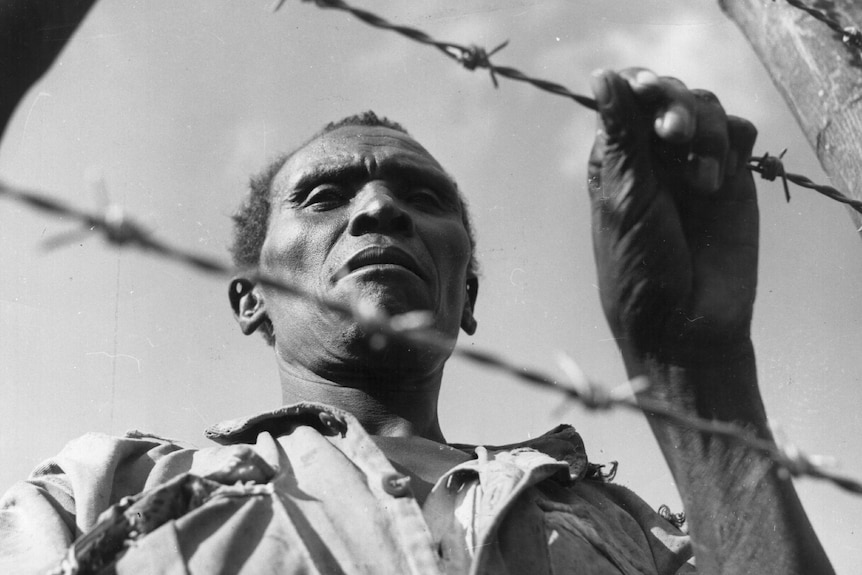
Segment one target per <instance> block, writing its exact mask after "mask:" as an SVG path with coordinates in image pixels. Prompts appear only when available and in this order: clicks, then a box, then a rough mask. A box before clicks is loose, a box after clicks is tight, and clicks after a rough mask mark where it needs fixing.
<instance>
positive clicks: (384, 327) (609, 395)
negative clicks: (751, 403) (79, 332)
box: [0, 182, 862, 495]
mask: <svg viewBox="0 0 862 575" xmlns="http://www.w3.org/2000/svg"><path fill="white" fill-rule="evenodd" d="M0 196H7V197H9V198H12V199H13V200H16V201H19V202H22V203H24V204H27V205H29V206H32V207H33V208H37V209H39V210H42V211H45V212H48V213H50V214H54V215H57V216H65V217H70V218H72V219H74V220H76V221H77V222H79V223H80V224H82V225H83V226H84V227H85V228H89V229H91V230H93V231H95V232H99V233H101V234H102V235H103V236H104V237H105V239H106V240H107V241H108V242H110V243H112V244H115V245H117V246H121V247H122V246H135V247H137V248H140V249H142V250H145V251H149V252H151V253H154V254H156V255H158V256H160V257H163V258H166V259H171V260H174V261H176V262H179V263H181V264H184V265H186V266H189V267H192V268H195V269H197V270H199V271H203V272H206V273H209V274H214V275H220V276H223V277H234V276H235V275H236V273H237V271H238V270H236V269H234V268H233V267H232V266H229V265H226V264H223V263H221V262H220V261H218V260H216V259H213V258H210V257H206V256H201V255H198V254H194V253H191V252H189V251H186V250H183V249H180V248H176V247H174V246H172V245H170V244H167V243H165V242H163V241H160V240H158V239H156V238H155V237H154V236H152V235H151V234H150V233H149V232H147V231H146V230H145V229H144V227H143V226H141V225H139V224H137V223H135V222H134V221H133V220H131V219H129V218H128V217H125V216H124V215H123V214H122V212H121V211H119V210H117V209H108V210H106V211H105V213H104V214H91V213H88V212H85V211H83V210H79V209H77V208H74V207H72V206H69V205H67V204H65V203H63V202H60V201H59V200H56V199H53V198H49V197H47V196H44V195H41V194H37V193H35V192H31V191H27V190H22V189H19V188H14V187H12V186H8V185H5V184H3V183H2V182H0ZM244 272H245V275H246V276H247V277H249V279H251V280H252V281H254V282H257V283H260V284H261V285H265V286H268V287H270V288H272V289H276V290H279V291H282V292H284V293H286V294H289V295H293V296H296V297H299V298H303V299H305V300H306V301H309V302H313V303H315V304H316V305H319V306H321V307H322V308H325V309H327V310H330V311H332V312H334V313H337V314H339V315H342V316H344V317H348V318H353V319H354V320H355V321H357V323H359V324H360V326H361V327H362V329H363V330H364V332H365V333H366V334H367V336H368V337H369V338H371V343H372V345H374V346H375V347H377V348H379V349H382V348H383V347H385V346H386V345H388V344H390V343H392V342H402V343H407V344H410V345H414V346H427V347H429V348H432V349H437V350H440V351H444V352H446V353H452V354H453V355H456V356H459V357H463V358H465V359H467V360H470V361H473V362H476V363H479V364H482V365H484V366H486V367H489V368H493V369H496V370H498V371H501V372H503V373H506V374H508V375H510V376H513V377H515V378H517V379H519V380H521V381H524V382H527V383H530V384H533V385H536V386H538V387H543V388H546V389H552V390H555V391H556V392H558V393H562V394H564V395H565V396H566V397H567V398H569V399H572V400H577V401H580V402H582V403H583V404H584V405H585V406H586V407H588V408H590V409H609V408H611V407H622V408H625V409H630V410H634V411H638V412H648V413H650V414H652V415H654V416H658V417H661V418H663V419H665V420H667V421H670V422H673V423H676V424H679V425H683V426H685V427H688V428H690V429H694V430H697V431H701V432H704V433H711V434H714V435H720V436H722V437H725V438H727V439H729V440H731V441H735V442H737V443H739V444H740V445H744V446H747V447H748V448H750V449H754V450H756V451H759V452H761V453H763V454H764V455H766V456H767V457H768V458H769V459H771V460H772V461H773V462H775V463H776V464H777V465H779V466H780V467H781V468H783V469H785V470H786V473H789V474H791V475H794V476H809V477H816V478H819V479H823V480H826V481H830V482H832V483H834V484H835V485H837V486H839V487H841V488H842V489H845V490H847V491H850V492H852V493H856V494H860V495H862V483H860V482H858V481H856V480H854V479H850V478H847V477H842V476H839V475H836V474H834V473H833V472H831V471H830V470H829V469H827V467H826V466H825V465H823V464H822V462H821V461H820V460H818V459H817V458H813V457H809V456H806V455H805V454H804V453H802V452H801V451H799V450H798V449H796V448H795V447H793V446H790V445H789V444H788V445H787V446H785V447H784V448H779V447H778V446H776V444H775V443H773V442H770V441H766V440H764V439H760V438H757V437H755V436H754V435H753V434H752V433H750V432H749V431H747V430H745V429H742V428H741V427H739V426H737V425H734V424H731V423H727V422H722V421H711V420H706V419H701V418H698V417H694V416H691V415H687V414H684V413H679V412H677V411H676V410H674V408H673V407H671V406H670V405H668V404H667V403H665V402H664V401H661V400H659V399H656V398H654V397H652V396H650V395H649V389H648V386H647V383H646V382H645V381H644V380H642V379H637V380H634V381H633V382H632V387H633V388H634V389H635V392H639V393H640V395H639V396H638V397H637V398H635V395H634V394H633V393H632V392H631V391H630V390H626V391H620V389H619V388H618V389H612V390H605V389H604V388H602V387H601V386H600V385H598V384H597V383H596V382H594V381H591V380H590V379H589V378H587V376H586V375H585V374H584V372H583V371H582V370H581V369H580V368H579V367H578V366H577V364H576V363H575V362H574V361H573V360H571V359H568V358H563V359H562V360H561V363H562V366H563V369H564V371H565V372H566V374H567V379H564V380H563V381H562V382H559V381H558V380H557V378H555V377H553V376H551V375H548V374H546V373H543V372H541V371H539V370H536V369H533V368H530V367H525V366H523V365H519V364H516V363H514V362H512V361H511V360H508V359H505V358H503V357H502V356H499V355H496V354H494V353H492V352H489V351H484V350H479V349H475V348H472V347H464V346H456V345H455V341H454V340H453V339H452V338H448V337H446V336H444V335H443V334H441V333H440V332H438V331H436V330H433V329H431V328H430V327H429V325H430V322H429V317H428V315H427V314H426V313H424V312H418V313H408V314H404V315H400V316H395V317H389V316H387V315H386V314H385V313H383V312H381V311H380V310H377V309H375V308H366V307H364V306H362V305H361V304H360V305H354V306H351V305H348V304H345V303H342V302H337V301H332V300H328V299H325V298H321V297H319V296H317V295H315V294H312V293H310V292H308V291H306V290H304V289H302V288H300V287H298V286H296V285H293V284H290V283H288V282H284V281H282V280H278V279H276V278H272V277H270V276H267V275H265V274H262V273H261V272H260V271H259V270H244Z"/></svg>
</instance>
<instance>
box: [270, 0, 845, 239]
mask: <svg viewBox="0 0 862 575" xmlns="http://www.w3.org/2000/svg"><path fill="white" fill-rule="evenodd" d="M302 1H303V2H311V3H313V4H315V5H316V6H318V7H319V8H325V9H337V10H343V11H345V12H349V13H350V14H352V15H353V16H355V17H357V18H359V19H360V20H362V21H363V22H365V23H367V24H369V25H371V26H374V27H375V28H380V29H383V30H391V31H393V32H396V33H398V34H401V35H402V36H404V37H406V38H409V39H411V40H414V41H416V42H419V43H421V44H426V45H429V46H433V47H435V48H437V49H438V50H440V51H441V52H442V53H443V54H445V55H446V56H448V57H449V58H451V59H452V60H455V61H456V62H458V63H460V64H461V65H462V66H464V67H465V68H467V69H468V70H475V69H477V68H484V69H487V70H488V71H489V72H490V74H491V80H492V82H493V83H494V87H497V86H498V84H497V76H502V77H504V78H508V79H510V80H514V81H516V82H524V83H527V84H530V85H532V86H535V87H536V88H538V89H540V90H543V91H545V92H549V93H551V94H556V95H558V96H563V97H565V98H569V99H571V100H574V101H575V102H577V103H578V104H580V105H581V106H583V107H585V108H587V109H590V110H593V111H597V110H598V106H597V104H596V101H595V100H594V99H593V98H589V97H587V96H583V95H581V94H577V93H575V92H572V91H571V90H569V89H568V88H566V87H565V86H563V85H562V84H558V83H556V82H552V81H550V80H543V79H541V78H534V77H532V76H528V75H527V74H525V73H523V72H521V71H520V70H518V69H517V68H512V67H510V66H498V65H496V64H493V63H492V62H491V60H490V58H491V56H493V55H494V54H495V53H497V52H498V51H500V50H501V49H503V48H505V47H506V46H507V45H508V43H509V41H508V40H507V41H505V42H503V43H502V44H500V45H499V46H497V47H496V48H494V49H493V50H491V51H490V52H489V51H486V50H485V49H484V48H482V47H480V46H477V45H475V44H471V45H469V46H464V45H461V44H456V43H454V42H442V41H440V40H436V39H434V38H432V37H431V36H429V35H428V34H426V33H425V32H423V31H421V30H418V29H416V28H411V27H409V26H401V25H398V24H394V23H392V22H390V21H388V20H386V19H385V18H382V17H380V16H378V15H376V14H373V13H372V12H369V11H367V10H362V9H360V8H355V7H353V6H350V5H349V4H347V3H346V2H344V0H302ZM774 1H775V0H773V2H774ZM286 2H287V0H278V1H277V3H276V4H275V6H274V7H273V11H278V10H279V9H280V8H281V7H282V6H283V5H284V4H285V3H286ZM787 2H788V3H789V4H791V5H792V6H794V7H796V8H799V9H801V10H805V11H806V12H808V13H809V14H811V15H812V16H814V17H815V18H817V19H818V20H820V21H822V22H824V23H826V24H827V25H828V26H829V27H830V28H832V29H833V30H835V31H836V32H840V33H842V34H844V42H845V43H847V44H849V45H851V46H854V47H857V48H859V49H860V50H862V32H860V31H859V30H858V29H856V28H854V27H843V26H842V25H841V24H840V23H839V22H836V21H835V20H833V19H832V18H829V17H828V16H827V15H826V14H824V13H822V12H820V11H819V10H815V9H814V8H809V7H808V6H806V5H805V4H803V3H802V2H799V1H798V0H787ZM767 157H768V159H765V158H767ZM764 159H765V160H764ZM780 160H781V158H780V156H779V157H778V158H776V157H775V156H769V154H765V155H764V156H761V157H757V158H752V162H753V164H752V163H750V164H749V166H748V168H749V169H750V170H752V171H754V172H757V173H759V174H761V176H762V177H763V178H764V179H767V180H770V181H771V180H774V179H775V177H771V178H770V177H768V176H767V175H768V174H770V173H772V172H771V170H772V169H777V170H778V171H779V172H780V176H781V179H782V183H783V185H784V195H785V197H786V198H787V199H788V201H789V200H790V191H789V189H788V186H787V182H788V181H790V182H793V183H794V184H796V185H798V186H800V187H803V188H808V189H810V190H814V191H817V192H820V193H821V194H823V195H824V196H826V197H828V198H832V199H833V200H835V201H837V202H841V203H843V204H847V205H848V206H850V207H852V208H853V209H854V210H856V211H857V212H859V213H860V214H862V201H859V200H854V199H852V198H850V197H848V196H846V195H844V194H843V193H841V192H840V191H838V190H837V189H835V188H833V187H831V186H825V185H820V184H815V183H814V182H813V181H811V179H809V178H808V177H806V176H802V175H799V174H793V173H786V172H785V171H784V166H783V164H781V161H780ZM764 163H765V164H767V166H766V167H765V168H764V165H761V164H764ZM776 164H777V165H778V166H780V167H779V168H773V166H774V165H776ZM859 231H862V228H860V230H859Z"/></svg>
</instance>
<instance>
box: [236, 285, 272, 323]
mask: <svg viewBox="0 0 862 575" xmlns="http://www.w3.org/2000/svg"><path fill="white" fill-rule="evenodd" d="M228 297H230V307H231V308H233V316H234V318H235V319H236V322H237V323H238V324H239V328H240V329H241V330H242V333H243V334H245V335H251V334H253V333H254V332H255V331H257V329H258V328H260V327H261V325H264V327H265V329H271V328H270V322H269V316H267V314H266V305H265V303H264V300H263V295H262V294H261V293H260V290H259V289H258V288H257V287H256V286H255V285H254V284H253V283H252V282H251V281H249V280H247V279H245V278H234V279H233V280H231V282H230V289H229V290H228Z"/></svg>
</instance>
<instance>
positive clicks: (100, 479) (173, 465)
mask: <svg viewBox="0 0 862 575" xmlns="http://www.w3.org/2000/svg"><path fill="white" fill-rule="evenodd" d="M207 436H208V437H209V438H210V439H212V440H214V441H215V442H217V443H219V444H221V446H214V447H209V448H204V449H194V448H191V447H188V446H184V445H182V444H180V443H177V442H174V441H169V440H166V439H162V438H158V437H155V436H151V435H147V434H143V433H140V432H130V433H129V434H127V435H126V436H125V437H111V436H107V435H102V434H88V435H85V436H83V437H81V438H79V439H76V440H74V441H72V442H70V443H69V444H68V445H67V446H66V447H65V448H64V449H63V450H62V451H61V452H60V454H59V455H57V456H56V457H54V458H52V459H50V460H48V461H46V462H45V463H43V464H42V465H40V466H39V467H38V468H37V469H36V471H34V473H33V474H32V475H31V477H30V478H29V479H28V480H27V481H24V482H20V483H18V484H16V485H15V486H14V487H13V488H12V489H11V490H10V491H9V492H8V493H7V494H6V495H5V496H4V497H3V499H2V500H0V573H46V572H49V571H50V570H51V569H53V568H56V567H57V566H58V565H60V563H61V561H62V560H63V558H64V556H66V555H67V549H69V547H70V545H72V544H73V542H74V541H75V540H76V539H78V538H80V537H81V536H82V535H84V534H87V533H88V532H91V533H95V534H97V537H96V536H92V535H91V539H90V540H89V541H87V544H88V545H90V544H93V538H96V539H98V541H97V542H96V543H98V544H99V545H103V546H104V545H107V544H109V543H110V542H111V541H110V539H109V537H108V536H107V535H106V533H108V532H107V531H106V530H105V528H104V526H105V525H106V524H107V523H109V522H110V521H111V518H112V517H113V518H114V519H116V518H117V516H118V511H117V510H116V509H115V510H114V511H111V510H110V508H111V506H112V505H115V504H117V503H121V507H120V509H127V510H128V509H130V510H132V511H127V512H130V513H132V512H133V513H132V515H134V517H133V519H134V520H135V521H137V528H139V530H143V529H144V526H149V527H147V528H146V531H148V532H147V533H146V534H145V535H141V534H140V533H134V532H132V533H128V532H126V533H125V534H124V537H125V538H126V541H125V543H124V544H122V545H119V546H118V549H119V552H118V553H116V554H115V555H113V556H111V557H103V558H102V560H104V561H106V562H108V563H110V562H112V561H114V560H117V561H116V565H115V569H116V573H118V574H124V573H135V574H138V573H171V574H174V573H176V574H183V573H206V574H218V573H273V574H275V573H279V574H306V573H308V574H317V573H320V574H325V575H328V574H331V573H333V574H335V573H338V574H340V573H344V574H352V573H368V574H375V575H386V574H393V575H405V574H423V575H424V574H438V573H459V574H461V573H463V574H468V573H469V574H495V575H496V574H507V573H510V574H515V573H529V574H563V573H573V574H574V573H577V574H586V575H598V574H619V573H623V574H626V575H630V574H662V575H663V574H676V573H690V572H693V567H692V564H691V562H690V559H691V545H690V541H689V539H688V536H687V535H685V534H683V533H681V532H680V531H679V530H677V529H676V528H675V527H674V526H673V525H671V524H670V523H669V522H667V521H666V520H665V519H663V518H662V517H661V516H659V515H658V514H657V513H656V512H655V511H653V510H652V509H651V508H650V507H649V506H648V505H647V504H646V503H645V502H644V501H643V500H641V499H640V498H639V497H637V496H636V495H634V494H633V493H632V492H631V491H629V490H627V489H625V488H624V487H620V486H617V485H614V484H611V483H608V482H606V481H604V480H602V479H601V475H600V474H598V473H596V472H595V471H596V466H593V465H591V464H590V463H589V462H588V461H587V457H586V453H585V450H584V446H583V443H582V441H581V439H580V436H579V435H578V434H577V433H576V432H575V431H574V429H572V428H571V427H568V426H560V427H558V428H556V429H555V430H552V431H551V432H549V433H548V434H546V435H544V436H542V437H539V438H536V439H534V440H531V441H528V442H525V443H522V444H517V445H510V446H505V447H482V446H479V447H470V446H458V448H459V449H461V450H464V451H465V452H467V453H469V454H470V458H469V459H467V460H466V461H463V462H462V463H459V464H457V465H455V466H454V467H453V468H452V469H450V470H449V471H448V472H446V473H445V474H444V475H443V476H442V477H440V478H439V480H437V481H436V483H435V484H434V486H433V488H432V489H431V491H430V493H428V494H427V497H425V498H424V501H422V502H421V503H420V501H419V500H417V498H416V497H415V496H414V494H413V490H412V489H411V487H410V478H409V477H408V476H406V475H405V474H403V473H401V472H399V471H397V470H396V468H395V466H394V465H393V464H392V463H391V462H390V461H389V460H388V459H387V458H386V456H385V455H384V453H383V451H382V450H381V449H380V448H379V447H378V445H377V444H376V443H375V441H374V439H373V438H372V437H371V436H369V435H368V434H367V433H366V432H365V430H364V429H363V428H362V426H361V425H360V424H359V422H358V421H357V420H356V419H355V418H354V417H353V416H352V415H350V414H349V413H347V412H344V411H341V410H338V409H335V408H331V407H328V406H324V405H319V404H307V403H306V404H297V405H292V406H287V407H283V408H280V409H278V410H275V411H272V412H268V413H264V414H260V415H256V416H254V417H250V418H243V419H239V420H234V421H230V422H225V423H222V424H219V425H216V426H214V427H212V428H210V429H209V430H207ZM236 446H247V447H246V448H242V449H239V450H238V449H237V447H236ZM243 450H245V452H248V453H250V452H252V450H253V453H254V454H255V455H256V456H259V457H260V458H261V459H262V460H264V461H265V462H266V463H267V464H268V465H269V467H271V468H272V470H274V471H275V475H274V477H272V478H270V479H268V480H266V481H261V482H257V483H255V482H247V483H237V484H234V485H222V484H221V483H217V482H213V481H210V480H207V479H199V478H198V476H199V475H206V474H210V478H212V477H215V476H214V475H212V474H211V472H212V462H213V461H218V460H219V458H220V457H222V459H223V456H224V455H225V454H226V453H227V454H236V453H243ZM240 463H241V462H240ZM234 464H236V462H234ZM183 490H184V491H183ZM169 492H170V493H169ZM141 493H143V494H144V495H143V496H142V495H139V494H141ZM147 494H149V498H147V497H146V496H147ZM171 494H172V495H171ZM125 497H132V499H126V500H124V499H123V498H125ZM132 502H136V505H137V507H129V505H130V504H131V503H132ZM102 514H104V516H103V523H102V524H101V526H102V530H101V531H100V530H99V527H98V526H97V524H98V521H99V517H100V515H102ZM112 514H113V515H112ZM162 515H163V517H162ZM94 527H95V528H96V530H95V531H93V529H94ZM150 527H152V530H150ZM114 535H115V534H114ZM77 545H78V546H79V548H80V545H81V544H80V543H79V544H77ZM108 547H110V545H108ZM72 549H73V552H74V549H75V548H74V547H73V548H72ZM72 554H73V555H74V553H72ZM66 567H67V572H73V571H74V569H72V568H71V567H72V565H71V564H70V563H69V562H68V561H67V563H66Z"/></svg>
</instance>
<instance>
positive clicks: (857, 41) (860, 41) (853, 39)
mask: <svg viewBox="0 0 862 575" xmlns="http://www.w3.org/2000/svg"><path fill="white" fill-rule="evenodd" d="M772 1H773V2H775V0H772ZM786 2H787V3H788V4H790V5H791V6H793V7H794V8H797V9H799V10H802V11H803V12H806V13H807V14H809V15H810V16H813V17H814V18H816V19H817V20H820V21H821V22H823V23H824V24H826V25H827V26H829V28H830V29H831V30H832V31H833V32H837V33H838V34H841V40H842V41H843V42H844V43H845V44H846V45H847V46H849V47H850V48H855V49H856V50H860V51H862V31H860V30H859V28H857V27H856V26H847V25H844V24H842V23H841V22H839V21H838V20H835V19H834V18H832V17H831V16H829V15H828V14H826V13H825V12H822V11H820V10H818V9H817V8H812V7H811V6H808V5H806V4H804V3H803V2H800V0H786Z"/></svg>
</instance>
